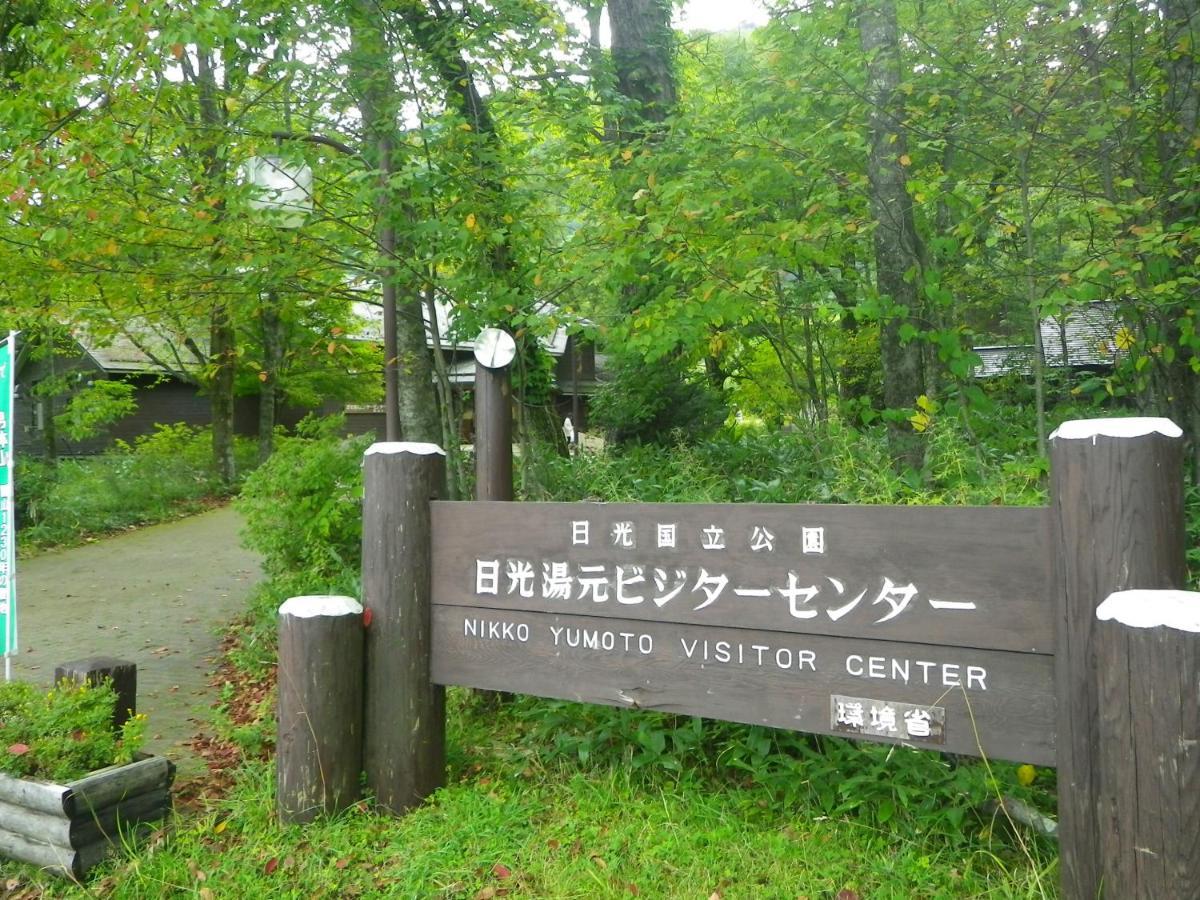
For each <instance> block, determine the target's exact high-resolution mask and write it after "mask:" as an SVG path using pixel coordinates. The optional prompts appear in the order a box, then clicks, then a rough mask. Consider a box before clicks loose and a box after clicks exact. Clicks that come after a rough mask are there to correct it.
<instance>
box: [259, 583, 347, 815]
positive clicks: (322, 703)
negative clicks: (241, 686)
mask: <svg viewBox="0 0 1200 900" xmlns="http://www.w3.org/2000/svg"><path fill="white" fill-rule="evenodd" d="M362 612H363V608H362V606H361V605H360V604H359V603H358V601H357V600H354V599H352V598H350V597H330V596H310V597H292V598H291V599H289V600H288V601H287V602H286V603H284V604H283V605H282V606H280V607H279V740H278V743H277V745H276V753H275V771H276V777H277V790H276V806H277V808H278V811H279V818H280V819H281V820H282V821H283V822H287V823H297V822H311V821H312V820H313V819H315V818H316V817H317V816H319V815H322V814H328V815H332V814H333V813H336V812H339V811H341V810H343V809H345V808H347V807H348V806H350V805H351V804H352V803H354V802H355V801H357V800H358V799H359V798H360V797H361V796H362V784H361V777H362V768H363V767H362V738H363V724H362V721H363V640H364V639H363V617H362Z"/></svg>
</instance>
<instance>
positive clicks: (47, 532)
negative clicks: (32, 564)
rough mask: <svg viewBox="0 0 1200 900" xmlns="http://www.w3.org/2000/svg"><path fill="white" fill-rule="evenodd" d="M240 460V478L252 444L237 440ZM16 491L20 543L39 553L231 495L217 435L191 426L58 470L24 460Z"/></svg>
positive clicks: (162, 428)
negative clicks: (215, 447) (216, 460)
mask: <svg viewBox="0 0 1200 900" xmlns="http://www.w3.org/2000/svg"><path fill="white" fill-rule="evenodd" d="M236 455H237V465H238V470H239V471H246V470H247V469H249V468H250V467H251V466H253V465H254V462H255V459H256V456H255V448H254V446H253V444H252V442H249V441H239V442H238V443H237V445H236ZM234 487H236V486H234ZM16 488H17V496H16V504H17V511H18V512H17V522H18V526H19V527H20V529H21V535H20V536H21V539H22V542H23V543H25V544H27V545H28V544H33V545H40V546H51V545H59V544H70V543H73V542H76V541H78V540H79V539H80V538H81V537H83V536H84V535H87V534H95V533H100V532H105V531H115V530H118V529H121V528H127V527H129V526H131V525H145V524H150V523H152V522H160V521H162V520H164V519H168V518H170V517H172V516H173V515H176V514H178V513H179V512H181V511H184V512H186V511H189V510H191V509H193V508H195V505H196V504H197V503H198V502H199V501H202V500H204V499H207V498H210V497H214V496H220V495H222V494H224V493H226V492H227V491H228V490H230V487H227V486H226V485H224V484H222V482H221V479H220V477H219V475H218V474H217V472H216V469H215V468H214V467H213V464H212V436H211V432H210V431H209V430H208V429H196V428H192V427H190V426H187V425H159V426H158V427H157V429H156V430H155V432H154V433H153V434H149V435H145V436H143V437H140V438H138V439H137V440H135V441H134V442H133V444H132V445H131V444H127V443H125V442H124V441H117V442H116V445H115V446H114V448H113V449H112V450H110V451H108V452H106V453H103V454H101V455H99V456H93V457H83V458H79V459H64V460H60V461H59V462H58V464H57V465H51V464H50V463H48V462H46V461H44V460H26V459H19V460H18V468H17V475H16Z"/></svg>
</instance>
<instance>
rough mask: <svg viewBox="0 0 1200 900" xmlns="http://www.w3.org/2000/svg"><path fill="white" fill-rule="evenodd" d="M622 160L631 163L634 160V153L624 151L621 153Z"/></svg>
mask: <svg viewBox="0 0 1200 900" xmlns="http://www.w3.org/2000/svg"><path fill="white" fill-rule="evenodd" d="M621 159H623V160H625V162H629V161H630V160H631V159H633V151H632V150H622V151H621Z"/></svg>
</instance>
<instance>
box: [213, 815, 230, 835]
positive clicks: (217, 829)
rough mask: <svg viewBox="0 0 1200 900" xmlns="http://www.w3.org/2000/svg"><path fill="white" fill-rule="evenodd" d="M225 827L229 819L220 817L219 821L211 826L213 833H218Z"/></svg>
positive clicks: (227, 825)
mask: <svg viewBox="0 0 1200 900" xmlns="http://www.w3.org/2000/svg"><path fill="white" fill-rule="evenodd" d="M227 827H229V820H228V819H222V820H221V821H220V822H218V823H217V824H216V825H214V826H213V834H220V833H221V832H222V831H224V830H225V829H226V828H227Z"/></svg>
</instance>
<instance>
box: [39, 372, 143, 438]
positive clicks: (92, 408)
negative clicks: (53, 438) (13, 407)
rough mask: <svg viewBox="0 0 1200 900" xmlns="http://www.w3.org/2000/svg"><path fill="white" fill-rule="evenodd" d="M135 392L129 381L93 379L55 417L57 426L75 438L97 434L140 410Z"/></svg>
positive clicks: (66, 434) (71, 397) (76, 392)
mask: <svg viewBox="0 0 1200 900" xmlns="http://www.w3.org/2000/svg"><path fill="white" fill-rule="evenodd" d="M134 391H135V388H134V386H133V385H132V384H130V383H129V382H126V381H110V380H108V379H103V378H102V379H98V380H96V381H93V382H91V383H89V384H87V385H86V386H84V387H82V388H80V389H79V390H77V391H75V392H74V393H73V394H71V396H70V397H69V399H68V400H67V403H66V406H65V407H64V408H63V411H62V412H61V413H58V414H57V415H56V416H55V417H54V421H55V425H56V427H57V428H58V430H59V431H61V432H62V433H63V434H64V435H65V436H66V437H68V438H69V439H71V440H72V441H82V440H86V439H87V438H90V437H94V436H96V435H98V434H100V433H101V431H103V430H104V428H105V427H106V426H108V425H111V424H113V423H114V422H117V421H119V420H120V419H123V418H125V416H128V415H130V414H132V413H133V411H134V410H135V409H137V402H136V401H135V400H134V399H133V395H134Z"/></svg>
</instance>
